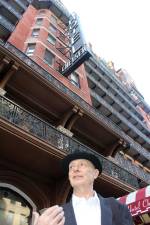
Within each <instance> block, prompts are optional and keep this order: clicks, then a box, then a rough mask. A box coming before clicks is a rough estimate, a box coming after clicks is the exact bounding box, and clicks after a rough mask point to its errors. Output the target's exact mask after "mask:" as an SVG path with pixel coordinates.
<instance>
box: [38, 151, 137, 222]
mask: <svg viewBox="0 0 150 225" xmlns="http://www.w3.org/2000/svg"><path fill="white" fill-rule="evenodd" d="M62 168H63V171H64V172H65V174H68V177H69V181H70V184H71V186H72V188H73V194H72V199H71V201H70V202H69V203H66V204H64V205H63V206H62V207H60V206H57V205H56V206H52V207H50V208H48V209H46V210H45V211H44V213H43V214H42V215H41V216H39V215H38V214H37V213H35V221H34V225H92V224H93V225H133V222H132V218H131V215H130V213H129V211H128V208H127V207H126V206H125V205H122V204H121V203H119V202H118V201H117V200H115V199H114V198H103V197H102V196H100V195H99V194H97V193H96V192H95V191H94V190H93V184H94V180H95V179H96V178H97V177H98V175H99V174H100V173H101V172H102V166H101V163H100V161H99V159H98V158H97V157H96V156H95V155H93V154H90V153H87V152H79V151H78V152H74V153H72V154H69V155H67V156H66V157H65V158H64V159H63V160H62Z"/></svg>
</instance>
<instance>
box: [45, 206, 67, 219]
mask: <svg viewBox="0 0 150 225" xmlns="http://www.w3.org/2000/svg"><path fill="white" fill-rule="evenodd" d="M61 212H63V208H62V207H59V206H58V205H55V206H52V207H50V208H48V209H46V210H45V212H44V213H42V216H49V217H51V218H55V217H56V216H57V215H58V214H59V213H61Z"/></svg>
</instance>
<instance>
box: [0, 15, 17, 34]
mask: <svg viewBox="0 0 150 225" xmlns="http://www.w3.org/2000/svg"><path fill="white" fill-rule="evenodd" d="M0 24H1V25H2V26H3V27H5V28H6V29H7V30H9V31H10V32H12V31H13V30H14V29H15V26H14V25H13V24H12V23H10V22H9V21H8V20H7V19H6V18H5V17H4V16H2V15H0Z"/></svg>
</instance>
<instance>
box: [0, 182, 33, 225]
mask: <svg viewBox="0 0 150 225" xmlns="http://www.w3.org/2000/svg"><path fill="white" fill-rule="evenodd" d="M13 187H14V186H12V185H8V184H7V185H2V184H1V183H0V224H1V225H29V224H30V221H31V216H32V210H33V206H32V205H31V204H30V203H29V201H28V199H27V198H28V197H27V198H26V195H25V194H24V193H23V192H21V191H20V190H19V189H17V188H15V187H14V188H13ZM29 200H30V199H29Z"/></svg>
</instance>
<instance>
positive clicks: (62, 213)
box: [49, 211, 64, 224]
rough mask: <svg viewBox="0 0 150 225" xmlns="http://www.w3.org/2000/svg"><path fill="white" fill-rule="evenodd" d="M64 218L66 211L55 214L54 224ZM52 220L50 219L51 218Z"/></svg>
mask: <svg viewBox="0 0 150 225" xmlns="http://www.w3.org/2000/svg"><path fill="white" fill-rule="evenodd" d="M63 218H64V212H63V211H62V212H59V213H58V214H57V215H53V220H54V224H59V223H60V222H61V221H62V219H63ZM49 220H50V219H49Z"/></svg>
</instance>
